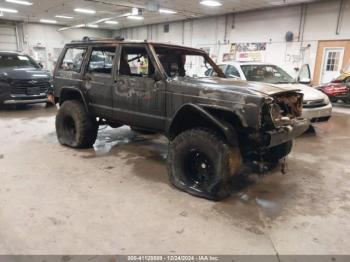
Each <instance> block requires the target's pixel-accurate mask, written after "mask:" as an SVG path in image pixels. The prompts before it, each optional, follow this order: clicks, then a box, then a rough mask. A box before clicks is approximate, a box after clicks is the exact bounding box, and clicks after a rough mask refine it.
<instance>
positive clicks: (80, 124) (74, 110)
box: [56, 101, 98, 148]
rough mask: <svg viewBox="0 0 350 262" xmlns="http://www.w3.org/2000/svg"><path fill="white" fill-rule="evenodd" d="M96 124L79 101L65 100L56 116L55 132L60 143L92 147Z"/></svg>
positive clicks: (75, 146) (77, 146) (96, 129)
mask: <svg viewBox="0 0 350 262" xmlns="http://www.w3.org/2000/svg"><path fill="white" fill-rule="evenodd" d="M97 132H98V125H97V122H96V119H93V118H91V117H90V116H89V115H88V113H87V112H86V110H85V108H84V105H83V104H82V103H80V102H79V101H66V102H64V103H63V104H62V106H61V107H60V109H59V110H58V113H57V116H56V134H57V138H58V141H59V142H60V143H61V144H62V145H66V146H69V147H73V148H88V147H92V146H93V144H94V143H95V141H96V137H97Z"/></svg>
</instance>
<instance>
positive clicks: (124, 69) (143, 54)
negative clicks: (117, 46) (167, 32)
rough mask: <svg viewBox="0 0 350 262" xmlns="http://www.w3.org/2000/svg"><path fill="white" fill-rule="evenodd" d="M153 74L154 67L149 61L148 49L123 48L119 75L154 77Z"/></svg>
mask: <svg viewBox="0 0 350 262" xmlns="http://www.w3.org/2000/svg"><path fill="white" fill-rule="evenodd" d="M153 74H154V66H153V65H152V62H151V60H150V59H149V56H148V53H147V50H146V48H144V47H128V46H124V47H123V48H122V52H121V56H120V63H119V75H127V76H136V77H152V76H153Z"/></svg>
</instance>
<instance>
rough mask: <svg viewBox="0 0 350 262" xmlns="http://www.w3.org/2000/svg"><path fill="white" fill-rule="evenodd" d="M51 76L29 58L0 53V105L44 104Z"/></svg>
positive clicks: (12, 53)
mask: <svg viewBox="0 0 350 262" xmlns="http://www.w3.org/2000/svg"><path fill="white" fill-rule="evenodd" d="M50 86H51V76H50V73H49V72H48V71H46V70H43V69H42V68H41V66H40V65H39V64H38V63H36V62H35V61H34V60H33V59H32V58H31V57H29V56H27V55H24V54H21V53H17V52H0V104H15V105H18V104H34V103H46V102H47V101H48V100H47V92H48V90H49V88H50Z"/></svg>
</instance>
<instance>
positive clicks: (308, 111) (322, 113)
mask: <svg viewBox="0 0 350 262" xmlns="http://www.w3.org/2000/svg"><path fill="white" fill-rule="evenodd" d="M331 116H332V104H331V103H329V104H328V105H326V106H323V107H317V108H303V115H302V117H303V118H306V119H309V120H310V122H312V123H315V122H324V121H328V120H329V119H330V118H331Z"/></svg>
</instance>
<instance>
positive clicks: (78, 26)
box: [72, 24, 85, 28]
mask: <svg viewBox="0 0 350 262" xmlns="http://www.w3.org/2000/svg"><path fill="white" fill-rule="evenodd" d="M72 27H74V28H81V27H85V24H79V25H74V26H72Z"/></svg>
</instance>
